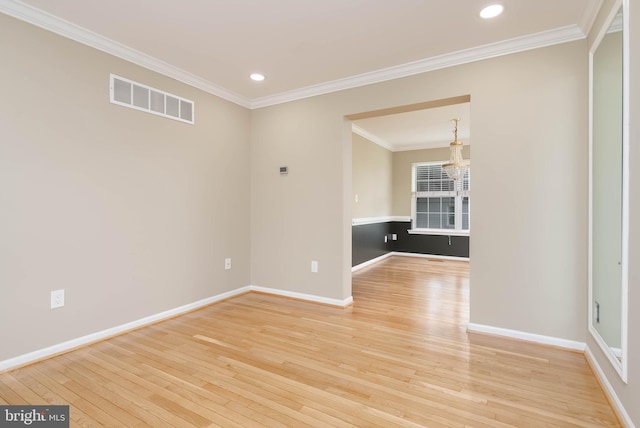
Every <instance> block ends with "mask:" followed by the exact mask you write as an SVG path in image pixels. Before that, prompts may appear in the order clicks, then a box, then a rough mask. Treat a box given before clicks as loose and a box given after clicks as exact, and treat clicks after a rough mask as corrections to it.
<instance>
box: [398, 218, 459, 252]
mask: <svg viewBox="0 0 640 428" xmlns="http://www.w3.org/2000/svg"><path fill="white" fill-rule="evenodd" d="M409 229H411V222H401V221H394V222H392V224H391V233H395V234H397V235H398V240H397V241H395V245H394V248H393V251H398V252H403V253H417V254H433V255H439V256H452V257H469V237H468V236H451V237H449V236H447V235H412V234H410V233H409V232H408V230H409Z"/></svg>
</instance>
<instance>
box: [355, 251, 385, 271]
mask: <svg viewBox="0 0 640 428" xmlns="http://www.w3.org/2000/svg"><path fill="white" fill-rule="evenodd" d="M392 255H393V253H387V254H383V255H381V256H379V257H376V258H375V259H371V260H367V261H366V262H363V263H360V264H359V265H355V266H353V267H352V268H351V272H355V271H358V270H360V269H362V268H366V267H367V266H371V265H373V264H376V263H378V262H381V261H382V260H384V259H387V258H389V257H391V256H392Z"/></svg>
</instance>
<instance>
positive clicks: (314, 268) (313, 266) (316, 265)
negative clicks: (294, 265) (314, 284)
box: [311, 260, 318, 273]
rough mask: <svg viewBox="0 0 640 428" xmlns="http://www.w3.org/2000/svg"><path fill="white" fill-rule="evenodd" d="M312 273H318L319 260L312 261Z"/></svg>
mask: <svg viewBox="0 0 640 428" xmlns="http://www.w3.org/2000/svg"><path fill="white" fill-rule="evenodd" d="M311 272H313V273H316V272H318V261H317V260H312V261H311Z"/></svg>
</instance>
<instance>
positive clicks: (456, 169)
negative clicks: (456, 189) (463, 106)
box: [442, 119, 470, 182]
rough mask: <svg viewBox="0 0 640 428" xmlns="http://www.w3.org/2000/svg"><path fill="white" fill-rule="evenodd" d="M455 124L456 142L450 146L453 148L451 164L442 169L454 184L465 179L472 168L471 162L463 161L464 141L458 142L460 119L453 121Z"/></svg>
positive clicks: (443, 166)
mask: <svg viewBox="0 0 640 428" xmlns="http://www.w3.org/2000/svg"><path fill="white" fill-rule="evenodd" d="M451 120H452V122H453V123H454V124H455V128H454V130H453V135H454V141H453V142H452V143H451V144H449V147H450V148H451V159H450V160H449V163H446V164H444V165H442V169H444V171H445V172H446V173H447V175H448V176H449V178H451V179H452V180H453V181H454V182H458V181H460V180H461V179H462V177H464V175H465V174H466V172H467V170H468V169H469V167H470V164H469V161H468V160H464V159H462V141H458V122H459V121H460V119H451Z"/></svg>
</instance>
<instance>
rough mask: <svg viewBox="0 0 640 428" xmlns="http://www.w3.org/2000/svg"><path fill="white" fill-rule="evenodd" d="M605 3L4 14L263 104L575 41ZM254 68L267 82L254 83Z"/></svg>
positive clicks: (308, 0) (525, 0) (192, 3)
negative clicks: (498, 10)
mask: <svg viewBox="0 0 640 428" xmlns="http://www.w3.org/2000/svg"><path fill="white" fill-rule="evenodd" d="M496 2H500V3H502V4H503V5H504V6H505V11H504V13H503V14H502V15H500V16H499V17H497V18H494V19H492V20H483V19H481V18H480V17H479V16H478V13H479V11H480V9H481V8H482V7H483V6H486V5H487V4H491V3H496ZM601 3H602V0H562V1H558V0H455V1H452V0H394V1H390V0H183V1H176V0H109V1H104V0H22V1H17V0H0V12H4V13H6V14H9V15H12V16H15V17H17V18H19V19H23V20H25V21H27V22H31V23H33V24H35V25H38V26H41V27H44V28H47V29H49V30H52V31H54V32H57V33H59V34H62V35H64V36H66V37H70V38H72V39H75V40H78V41H80V42H82V43H85V44H88V45H91V46H94V47H97V48H98V49H101V50H104V51H107V52H109V53H112V54H114V55H117V56H120V57H122V58H124V59H127V60H130V61H132V62H135V63H138V64H140V65H143V66H146V67H147V68H150V69H153V70H155V71H159V72H162V73H164V74H166V75H168V76H170V77H173V78H176V79H178V80H180V81H183V82H185V83H188V84H191V85H193V86H196V87H199V88H200V89H203V90H206V91H208V92H211V93H213V94H215V95H218V96H221V97H222V98H225V99H228V100H230V101H233V102H236V103H238V104H240V105H244V106H246V107H249V108H258V107H262V106H266V105H272V104H277V103H279V102H285V101H289V100H293V99H300V98H304V97H308V96H313V95H318V94H321V93H327V92H332V91H336V90H341V89H345V88H348V87H355V86H362V85H365V84H370V83H374V82H378V81H383V80H389V79H393V78H397V77H402V76H407V75H411V74H416V73H420V72H424V71H428V70H432V69H436V68H443V67H446V66H450V65H455V64H460V63H463V62H469V61H474V60H478V59H483V58H488V57H491V56H497V55H503V54H505V53H510V52H515V51H522V50H526V49H532V48H535V47H539V46H544V45H550V44H554V43H561V42H566V41H570V40H577V39H581V38H584V37H585V34H586V33H587V32H588V30H589V29H590V26H591V25H592V23H593V20H594V18H595V15H596V14H597V11H598V9H599V7H600V5H601ZM254 72H259V73H262V74H264V75H265V76H266V79H265V80H264V81H262V82H254V81H252V80H250V79H249V75H250V74H251V73H254ZM414 116H419V114H418V113H416V114H415V115H414ZM449 116H451V115H450V114H449ZM405 119H406V118H405ZM405 119H400V120H405ZM449 119H451V117H448V118H447V121H446V126H447V127H449V128H450V125H451V124H450V123H449ZM374 124H375V120H369V122H366V123H364V124H362V126H370V127H371V129H375V130H376V132H380V133H381V134H385V137H384V138H383V137H381V139H382V140H386V139H388V140H389V141H391V140H393V141H394V142H393V143H391V144H400V145H405V146H407V145H411V144H414V143H416V141H417V140H418V139H419V138H418V137H417V136H416V135H409V133H407V135H406V136H405V137H404V138H405V139H404V140H402V141H400V140H398V142H397V143H396V140H395V138H400V137H399V136H398V135H396V136H389V135H388V132H387V131H377V130H378V127H380V129H382V127H384V126H383V125H381V124H375V125H374ZM462 124H464V121H463V122H462ZM462 124H461V125H462ZM390 127H391V125H390V124H387V125H386V129H387V130H388V129H390ZM372 132H373V131H372ZM450 132H451V131H450V129H449V136H448V138H446V140H448V139H450V137H451V134H450ZM432 138H436V137H435V136H434V137H432ZM441 138H442V137H441V136H440V135H438V136H437V139H441Z"/></svg>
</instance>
